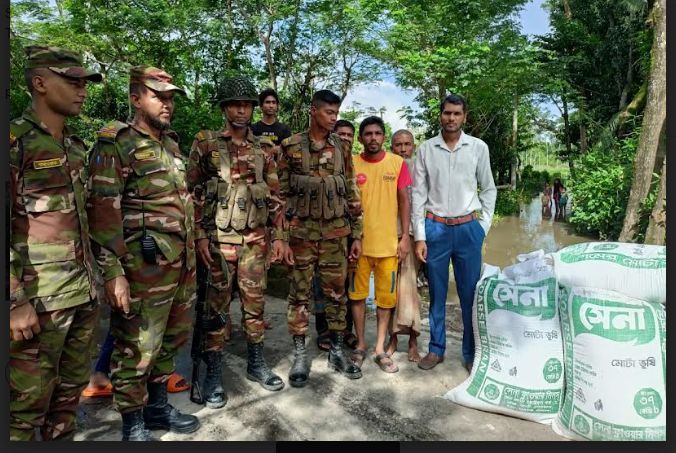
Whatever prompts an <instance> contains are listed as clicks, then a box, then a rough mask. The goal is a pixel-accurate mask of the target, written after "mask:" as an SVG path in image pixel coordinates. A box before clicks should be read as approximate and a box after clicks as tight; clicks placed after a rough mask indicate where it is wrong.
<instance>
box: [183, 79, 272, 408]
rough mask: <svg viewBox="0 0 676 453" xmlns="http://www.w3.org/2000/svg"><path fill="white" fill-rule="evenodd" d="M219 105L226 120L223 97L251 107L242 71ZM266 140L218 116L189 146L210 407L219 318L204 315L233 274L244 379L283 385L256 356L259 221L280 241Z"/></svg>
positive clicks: (218, 392) (214, 400) (217, 383)
mask: <svg viewBox="0 0 676 453" xmlns="http://www.w3.org/2000/svg"><path fill="white" fill-rule="evenodd" d="M219 103H220V105H221V109H222V110H223V111H224V113H225V114H226V121H227V118H229V116H228V115H229V113H228V108H229V107H228V106H229V105H231V103H246V104H250V105H251V107H252V108H253V107H254V106H255V105H256V104H257V103H258V100H257V95H256V90H255V88H254V86H253V84H252V83H251V81H250V80H248V79H247V78H245V77H230V78H227V79H225V80H224V81H223V83H222V84H221V86H220V87H219ZM248 121H249V119H247V122H248ZM244 128H246V140H245V141H244V143H242V144H236V143H235V141H234V140H233V136H232V131H234V130H239V131H244V130H245V129H244ZM273 146H274V145H273V143H272V142H271V141H270V140H269V139H268V138H261V137H254V135H253V133H252V131H251V129H250V128H249V127H248V126H247V124H245V123H241V124H234V123H233V124H230V125H228V124H227V122H226V127H225V128H224V130H223V131H208V130H205V131H200V132H199V133H198V134H197V136H196V137H195V141H194V143H193V147H192V151H191V152H190V161H189V165H190V166H189V170H188V181H189V185H190V187H191V191H192V192H193V194H194V199H195V213H196V217H195V224H196V230H197V237H198V239H207V238H208V239H209V241H208V243H209V245H210V251H209V252H210V255H211V257H212V259H213V260H214V263H213V264H211V266H210V272H207V273H206V274H209V273H210V274H211V283H210V284H209V286H208V288H207V290H206V300H207V301H208V305H209V307H208V309H207V310H204V313H205V315H206V319H207V322H209V323H210V327H209V329H210V330H211V331H210V332H206V341H205V345H204V351H202V354H203V355H202V357H203V358H204V360H205V362H206V364H207V376H206V379H205V381H204V394H205V395H206V396H205V402H206V404H207V406H208V407H211V408H220V407H223V406H224V405H225V404H226V401H227V397H226V395H225V389H224V386H223V383H222V372H221V365H222V353H221V352H222V350H223V346H224V342H225V331H226V328H227V324H226V325H224V326H222V327H221V328H214V327H213V325H214V324H213V323H212V322H211V321H212V320H214V319H216V318H217V317H220V318H221V319H223V318H225V316H224V315H226V316H227V314H228V313H229V311H230V300H231V298H232V287H233V281H234V278H235V275H236V276H237V277H236V278H237V284H238V286H239V294H240V300H241V302H242V325H243V327H244V330H245V332H246V336H247V378H248V379H249V380H252V381H256V382H258V383H259V384H260V385H261V386H262V387H263V388H265V389H266V390H271V391H277V390H281V389H282V388H283V387H284V381H282V379H281V378H280V377H279V376H277V375H276V374H274V373H273V372H272V370H270V368H269V367H268V365H267V363H266V362H265V359H264V357H263V346H264V345H263V334H264V331H265V327H264V322H263V308H264V304H265V301H264V299H263V281H264V278H265V274H266V258H267V256H268V251H269V242H270V241H269V237H268V236H269V235H268V234H267V232H266V227H267V226H269V225H271V224H274V225H276V229H275V231H276V233H275V238H276V239H284V229H283V226H282V222H283V218H282V209H283V206H284V202H283V200H282V198H281V197H280V193H279V180H278V178H277V165H276V163H275V160H274V157H273V154H272V148H273ZM201 283H202V284H204V283H203V282H201ZM215 325H218V323H216V324H215Z"/></svg>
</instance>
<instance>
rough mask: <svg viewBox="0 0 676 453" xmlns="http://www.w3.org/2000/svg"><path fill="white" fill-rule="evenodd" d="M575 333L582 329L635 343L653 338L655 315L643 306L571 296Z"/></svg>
mask: <svg viewBox="0 0 676 453" xmlns="http://www.w3.org/2000/svg"><path fill="white" fill-rule="evenodd" d="M573 310H574V312H575V313H577V316H575V317H574V321H573V329H574V336H578V335H580V334H583V333H588V334H592V335H598V336H600V337H603V338H608V339H609V340H613V341H618V342H625V341H635V344H638V345H640V344H646V343H650V342H651V341H653V340H654V339H655V319H654V317H653V314H652V311H651V310H650V309H649V308H648V307H645V306H636V305H628V304H623V303H621V302H611V301H604V300H598V299H590V298H587V297H579V296H573Z"/></svg>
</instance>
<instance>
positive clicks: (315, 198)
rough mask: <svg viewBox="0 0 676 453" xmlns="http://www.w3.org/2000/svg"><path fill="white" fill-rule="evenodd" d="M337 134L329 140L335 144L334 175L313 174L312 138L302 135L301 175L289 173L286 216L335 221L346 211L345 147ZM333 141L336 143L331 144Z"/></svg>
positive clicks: (305, 134) (329, 142)
mask: <svg viewBox="0 0 676 453" xmlns="http://www.w3.org/2000/svg"><path fill="white" fill-rule="evenodd" d="M336 137H337V136H335V135H334V134H331V135H330V136H329V139H328V144H329V145H331V146H333V148H334V154H333V159H334V162H333V174H332V175H328V176H312V175H311V172H310V157H311V156H310V141H309V138H308V134H307V133H303V134H301V143H300V146H301V153H302V154H301V159H302V162H301V174H297V173H291V175H290V176H289V194H288V199H287V201H288V207H287V210H286V217H287V218H288V219H291V218H292V217H294V216H297V217H298V218H300V219H308V218H310V219H313V220H321V219H324V220H333V219H338V218H341V217H344V216H345V213H346V212H347V198H346V196H347V183H346V181H345V172H344V162H343V148H342V146H341V145H340V140H336ZM331 142H333V143H331Z"/></svg>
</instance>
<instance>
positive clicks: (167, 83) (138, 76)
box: [129, 65, 185, 95]
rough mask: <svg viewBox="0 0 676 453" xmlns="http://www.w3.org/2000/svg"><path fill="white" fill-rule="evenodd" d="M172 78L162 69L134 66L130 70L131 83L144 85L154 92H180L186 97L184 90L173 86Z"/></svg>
mask: <svg viewBox="0 0 676 453" xmlns="http://www.w3.org/2000/svg"><path fill="white" fill-rule="evenodd" d="M172 79H173V78H172V77H171V76H170V75H169V74H167V73H166V72H165V71H163V70H162V69H160V68H155V67H153V66H146V65H141V66H134V67H133V68H131V69H130V70H129V83H142V84H143V85H145V86H147V87H148V88H150V89H151V90H154V91H178V92H179V93H181V94H183V95H185V90H183V88H180V87H177V86H176V85H172V83H171V81H172Z"/></svg>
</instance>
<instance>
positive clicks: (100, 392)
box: [82, 383, 113, 398]
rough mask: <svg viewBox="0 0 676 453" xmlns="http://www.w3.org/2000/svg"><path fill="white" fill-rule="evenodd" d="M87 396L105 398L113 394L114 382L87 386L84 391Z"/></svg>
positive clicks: (83, 394) (83, 393)
mask: <svg viewBox="0 0 676 453" xmlns="http://www.w3.org/2000/svg"><path fill="white" fill-rule="evenodd" d="M82 396H84V397H85V398H105V397H109V396H113V384H111V383H108V384H106V385H105V386H104V387H86V388H85V389H84V390H83V391H82Z"/></svg>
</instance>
